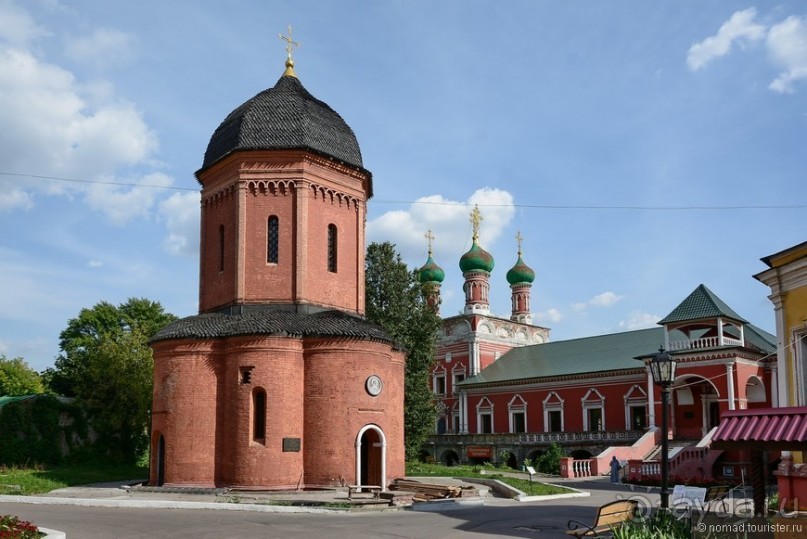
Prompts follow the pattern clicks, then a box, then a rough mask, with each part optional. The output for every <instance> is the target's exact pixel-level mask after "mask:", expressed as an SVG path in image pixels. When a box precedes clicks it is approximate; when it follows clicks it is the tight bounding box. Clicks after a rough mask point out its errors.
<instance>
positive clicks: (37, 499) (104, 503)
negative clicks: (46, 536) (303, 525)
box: [0, 496, 350, 515]
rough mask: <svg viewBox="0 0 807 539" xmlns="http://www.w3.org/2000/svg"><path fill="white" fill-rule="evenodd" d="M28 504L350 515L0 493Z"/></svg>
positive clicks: (290, 507) (295, 508)
mask: <svg viewBox="0 0 807 539" xmlns="http://www.w3.org/2000/svg"><path fill="white" fill-rule="evenodd" d="M2 502H8V503H28V504H32V505H76V506H81V507H129V508H136V509H213V510H219V511H257V512H261V513H330V514H336V513H338V514H342V515H344V514H349V513H350V512H349V511H339V510H334V509H323V508H321V507H299V506H293V505H264V504H254V503H226V502H221V503H210V502H186V501H169V500H110V499H103V498H100V499H92V498H46V497H43V496H0V503H2Z"/></svg>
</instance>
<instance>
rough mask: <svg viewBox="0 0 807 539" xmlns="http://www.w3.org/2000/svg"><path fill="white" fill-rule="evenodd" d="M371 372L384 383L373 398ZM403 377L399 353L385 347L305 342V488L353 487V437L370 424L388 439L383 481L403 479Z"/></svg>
mask: <svg viewBox="0 0 807 539" xmlns="http://www.w3.org/2000/svg"><path fill="white" fill-rule="evenodd" d="M373 374H376V375H378V376H380V377H381V379H382V381H383V382H384V387H383V390H382V392H381V393H380V394H379V395H378V396H376V397H372V396H370V395H369V394H368V393H367V391H366V390H365V387H364V384H365V381H366V380H367V377H369V376H370V375H373ZM403 376H404V356H403V354H402V353H400V352H394V351H391V350H390V348H389V346H387V345H383V344H379V343H370V342H364V341H351V340H343V341H334V340H316V341H310V342H307V343H306V357H305V384H306V388H305V392H306V395H307V398H306V408H305V422H306V423H305V440H306V444H307V447H308V448H309V450H308V451H307V452H306V454H305V482H306V484H308V485H333V484H339V483H341V482H342V481H346V482H348V483H350V484H356V483H357V482H358V478H357V477H356V447H355V444H356V437H357V435H358V433H359V431H360V430H361V428H362V427H364V426H365V425H370V424H372V425H377V426H378V427H379V428H380V429H381V430H382V431H383V432H384V435H385V437H386V442H387V448H386V453H387V454H386V461H387V482H388V483H389V481H391V480H392V479H394V478H396V477H403V475H404V440H403V398H404V389H403V380H404V378H403Z"/></svg>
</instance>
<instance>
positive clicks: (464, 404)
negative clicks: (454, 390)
mask: <svg viewBox="0 0 807 539" xmlns="http://www.w3.org/2000/svg"><path fill="white" fill-rule="evenodd" d="M460 433H461V434H468V393H466V392H465V391H461V392H460Z"/></svg>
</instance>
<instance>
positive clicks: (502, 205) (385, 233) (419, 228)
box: [367, 187, 515, 260]
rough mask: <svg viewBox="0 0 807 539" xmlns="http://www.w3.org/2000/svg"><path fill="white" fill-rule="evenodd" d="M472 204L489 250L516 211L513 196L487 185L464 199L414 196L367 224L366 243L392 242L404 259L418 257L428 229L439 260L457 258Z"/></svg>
mask: <svg viewBox="0 0 807 539" xmlns="http://www.w3.org/2000/svg"><path fill="white" fill-rule="evenodd" d="M474 204H478V205H479V211H480V212H481V213H482V218H483V220H482V223H481V225H480V233H479V236H480V237H479V243H480V244H481V245H482V247H485V248H486V249H490V247H491V246H492V245H493V243H494V242H495V241H496V239H497V238H498V237H499V236H500V235H501V233H502V231H503V230H504V228H505V227H506V226H507V225H508V224H509V223H510V221H511V220H512V219H513V215H514V214H515V207H514V206H513V195H511V194H510V193H509V192H507V191H504V190H502V189H494V188H490V187H485V188H482V189H478V190H476V191H475V192H474V193H473V194H472V195H471V196H470V197H469V198H468V200H467V201H465V202H458V201H453V200H449V199H446V198H444V197H443V196H441V195H430V196H426V197H421V198H419V199H417V200H416V201H415V202H414V203H412V204H411V205H410V206H409V208H408V209H406V210H393V211H388V212H386V213H384V214H382V215H380V216H379V217H377V218H375V219H373V220H371V221H369V222H368V223H367V238H368V242H373V241H376V242H381V241H389V242H392V243H394V244H396V246H397V247H398V251H399V252H401V253H402V254H403V256H404V258H409V256H407V255H411V257H412V259H417V258H418V257H422V256H423V255H422V253H423V252H424V251H425V246H426V239H425V238H424V234H425V233H426V231H427V230H429V229H431V230H432V231H433V233H434V235H435V241H434V249H435V252H439V253H440V258H441V259H442V260H456V259H458V258H459V257H460V256H461V255H462V253H463V252H464V251H465V250H466V249H467V248H468V247H469V246H470V242H471V223H470V220H469V215H470V212H471V210H472V209H473V207H474ZM415 253H421V254H418V255H415Z"/></svg>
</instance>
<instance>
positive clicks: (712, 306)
mask: <svg viewBox="0 0 807 539" xmlns="http://www.w3.org/2000/svg"><path fill="white" fill-rule="evenodd" d="M717 317H723V318H731V319H732V320H736V321H738V322H743V323H746V324H747V323H748V320H745V319H744V318H743V317H742V316H740V315H739V314H737V313H736V312H734V310H733V309H732V308H731V307H729V306H728V305H726V303H725V302H724V301H723V300H722V299H720V298H719V297H717V296H716V295H715V294H714V292H712V291H711V290H709V289H708V288H706V286H705V285H702V284H701V285H698V288H696V289H695V290H694V291H693V292H692V293H691V294H690V295H689V296H687V297H686V299H685V300H684V301H682V302H681V303H680V304H679V305H678V307H676V308H675V309H673V311H672V312H671V313H670V314H668V315H667V316H666V317H664V319H663V320H661V321H659V324H662V325H664V324H671V323H673V322H686V321H689V320H701V319H703V318H717Z"/></svg>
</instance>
